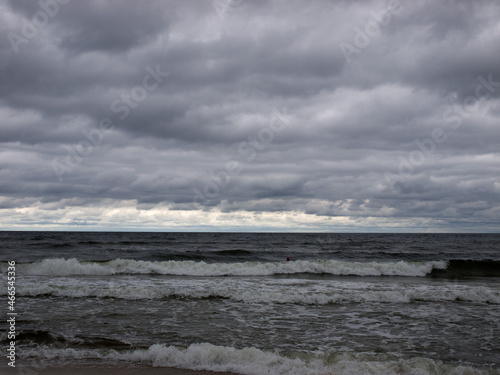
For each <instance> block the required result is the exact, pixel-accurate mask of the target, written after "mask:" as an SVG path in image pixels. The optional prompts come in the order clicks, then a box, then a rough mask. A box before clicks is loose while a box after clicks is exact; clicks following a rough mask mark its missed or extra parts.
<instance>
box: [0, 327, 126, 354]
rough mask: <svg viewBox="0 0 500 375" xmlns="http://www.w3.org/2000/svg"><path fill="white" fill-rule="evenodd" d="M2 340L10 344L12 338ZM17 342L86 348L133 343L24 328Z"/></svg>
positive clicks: (123, 345)
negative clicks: (69, 335)
mask: <svg viewBox="0 0 500 375" xmlns="http://www.w3.org/2000/svg"><path fill="white" fill-rule="evenodd" d="M0 342H2V343H4V344H9V342H10V340H9V339H8V338H7V337H3V338H2V340H0ZM16 343H17V344H18V345H31V346H32V345H33V344H34V345H44V346H45V347H51V348H66V347H68V346H71V347H77V348H85V349H98V348H112V349H118V350H119V349H130V348H132V345H131V344H129V343H127V342H123V341H120V340H116V339H110V338H105V337H85V336H80V335H76V336H74V337H67V336H65V335H62V334H60V333H55V332H50V331H45V330H29V329H27V330H22V331H21V332H19V333H18V334H16Z"/></svg>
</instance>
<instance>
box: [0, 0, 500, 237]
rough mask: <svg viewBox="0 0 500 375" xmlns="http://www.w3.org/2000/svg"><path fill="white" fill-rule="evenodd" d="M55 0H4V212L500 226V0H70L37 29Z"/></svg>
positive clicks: (39, 220) (0, 164)
mask: <svg viewBox="0 0 500 375" xmlns="http://www.w3.org/2000/svg"><path fill="white" fill-rule="evenodd" d="M55 1H56V0H47V1H46V2H43V1H42V3H43V4H45V5H44V6H42V5H41V4H42V3H38V2H32V1H8V2H5V3H4V4H3V5H1V9H0V10H1V11H0V24H2V26H1V30H0V33H1V35H2V38H1V40H0V71H1V76H2V80H1V83H0V198H1V199H0V209H1V210H3V212H4V214H5V215H3V217H4V218H5V219H4V220H3V221H2V222H1V224H0V225H2V227H3V228H6V229H12V228H30V227H32V226H33V225H40V226H41V227H44V228H71V227H72V225H79V226H81V225H82V223H84V224H85V223H86V225H87V227H88V229H99V228H105V229H113V228H142V229H148V228H150V229H164V230H169V229H175V228H181V229H183V230H184V229H193V230H200V229H203V230H204V229H206V228H212V229H214V230H217V229H223V230H226V229H230V228H231V225H234V227H236V228H249V229H254V230H258V229H259V228H260V229H262V228H266V229H270V228H271V229H272V228H275V229H277V230H336V229H337V228H341V229H343V230H395V228H396V229H398V230H449V231H456V230H467V231H498V228H497V223H498V219H499V216H500V206H499V194H500V179H499V177H498V176H499V175H500V173H499V164H498V160H499V151H498V150H499V145H500V136H499V134H500V132H499V131H498V127H499V123H500V122H499V119H500V117H499V116H500V105H499V104H500V102H499V98H500V96H499V93H500V68H499V64H498V61H500V52H499V50H498V45H499V41H500V26H499V23H498V19H500V17H499V16H500V6H499V5H498V4H497V3H496V2H494V1H486V0H484V1H478V2H469V1H448V2H440V3H435V2H430V1H416V2H413V1H412V2H409V1H403V0H401V2H400V3H399V4H398V2H397V1H392V2H390V1H371V2H347V1H339V2H331V1H322V0H317V1H312V2H300V1H292V2H282V1H278V0H274V1H262V2H250V1H242V2H231V1H229V0H228V1H227V2H224V1H221V2H218V3H217V4H218V7H219V8H217V7H214V6H213V4H212V3H210V2H195V1H186V2H174V1H171V2H163V1H143V2H142V1H139V2H114V1H100V0H92V1H85V2H77V1H71V2H69V3H68V4H63V2H61V3H57V4H59V5H58V7H57V12H54V13H55V14H54V15H50V17H49V16H48V17H47V22H46V24H45V25H42V26H40V27H39V28H38V31H37V33H36V35H34V36H30V37H29V38H28V37H27V36H26V35H24V34H23V27H24V26H23V25H25V24H26V22H28V23H29V22H34V21H33V17H34V16H35V15H36V14H37V12H44V9H46V7H45V6H47V4H55ZM224 4H226V5H227V6H226V8H222V10H223V12H222V13H221V8H220V6H221V5H222V6H224ZM391 4H392V5H391ZM394 4H396V5H397V7H398V8H397V9H398V10H397V11H394V13H393V14H391V16H390V19H388V18H386V19H385V21H383V20H381V19H379V23H377V21H376V20H377V17H380V16H381V15H385V16H386V17H387V15H388V14H389V13H384V12H386V11H387V9H393V8H391V6H392V7H394V6H395V5H394ZM52 6H53V7H52V8H51V9H52V10H54V9H55V8H54V6H55V5H52ZM370 25H371V26H370ZM373 25H379V26H378V29H379V32H378V33H377V32H374V31H373V30H374V29H370V27H375V26H373ZM370 30H371V31H370ZM375 31H377V30H375ZM12 33H14V34H15V35H17V36H19V37H21V38H24V39H23V41H22V43H20V44H17V45H15V46H13V43H14V44H15V42H13V39H12V35H13V34H12ZM361 34H364V35H361ZM360 38H361V39H360ZM363 38H364V41H365V42H367V43H365V44H364V45H362V46H361V45H360V44H359V43H358V44H356V43H357V41H358V42H359V41H360V40H362V39H363ZM18 40H19V39H18ZM342 43H344V45H345V43H347V44H349V45H351V46H353V47H355V48H356V53H353V54H352V55H350V61H349V59H346V56H345V53H344V52H343V50H342V48H341V45H342ZM16 48H17V49H18V51H17V52H16ZM167 73H168V75H167ZM279 116H281V117H279ZM110 123H112V126H113V127H112V128H111V129H109V124H110ZM106 125H108V127H106ZM278 126H279V130H276V129H278ZM273 129H274V130H273ZM58 213H59V214H58ZM113 215H116V216H113ZM120 218H121V219H120ZM120 220H123V222H122V223H121V224H117V222H119V221H120ZM141 223H142V224H141ZM228 223H232V224H228Z"/></svg>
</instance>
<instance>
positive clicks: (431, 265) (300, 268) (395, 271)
mask: <svg viewBox="0 0 500 375" xmlns="http://www.w3.org/2000/svg"><path fill="white" fill-rule="evenodd" d="M18 267H19V269H20V270H22V272H23V273H24V274H28V275H49V276H68V275H115V274H162V275H185V276H266V275H279V274H301V273H309V274H331V275H356V276H413V277H424V276H426V275H428V274H429V273H431V272H432V270H433V269H445V268H446V267H447V262H445V261H434V262H405V261H399V262H347V261H338V260H313V261H309V260H299V261H294V262H243V263H205V262H195V261H165V262H151V261H141V260H130V259H114V260H110V261H107V262H82V261H79V260H77V259H74V258H72V259H64V258H56V259H44V260H43V261H41V262H35V263H28V264H20V265H18Z"/></svg>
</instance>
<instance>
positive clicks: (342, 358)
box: [23, 343, 500, 375]
mask: <svg viewBox="0 0 500 375" xmlns="http://www.w3.org/2000/svg"><path fill="white" fill-rule="evenodd" d="M23 355H25V356H29V357H32V358H42V359H43V360H45V361H50V363H52V364H53V363H54V362H61V363H63V364H64V363H68V362H69V363H72V362H74V361H75V360H79V361H96V362H98V363H101V364H103V363H104V364H121V365H123V363H124V362H127V363H130V364H131V365H134V364H137V365H142V366H144V365H149V366H153V367H177V368H184V369H190V370H208V371H222V372H234V373H238V374H246V375H261V374H270V375H282V374H287V375H324V374H338V375H352V374H372V375H396V374H398V375H417V374H418V375H431V374H454V375H494V374H496V375H498V374H500V371H499V370H498V369H493V368H487V367H483V368H476V367H471V366H468V365H465V364H452V363H445V362H442V361H435V360H433V359H430V358H404V357H400V356H397V355H394V354H390V353H385V354H362V353H359V354H356V353H344V354H343V353H322V352H318V353H311V352H270V351H263V350H260V349H257V348H254V347H246V348H242V349H237V348H233V347H227V346H216V345H212V344H209V343H201V344H192V345H190V346H189V347H187V348H182V347H175V346H166V345H161V344H155V345H152V346H150V347H149V348H147V349H136V350H127V351H115V350H111V351H110V350H99V349H79V350H75V349H53V348H47V347H39V348H36V349H31V350H30V349H28V350H24V351H23Z"/></svg>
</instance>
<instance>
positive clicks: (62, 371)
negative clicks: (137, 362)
mask: <svg viewBox="0 0 500 375" xmlns="http://www.w3.org/2000/svg"><path fill="white" fill-rule="evenodd" d="M1 370H2V371H1V372H2V373H3V374H5V375H10V374H12V375H19V374H29V375H100V374H102V375H143V374H144V375H238V374H235V373H232V372H213V371H195V370H184V369H177V368H168V367H106V366H87V367H72V366H67V367H54V368H46V369H36V368H33V367H24V366H20V367H16V368H8V369H5V368H1ZM3 370H6V372H4V371H3ZM23 370H24V371H23Z"/></svg>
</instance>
